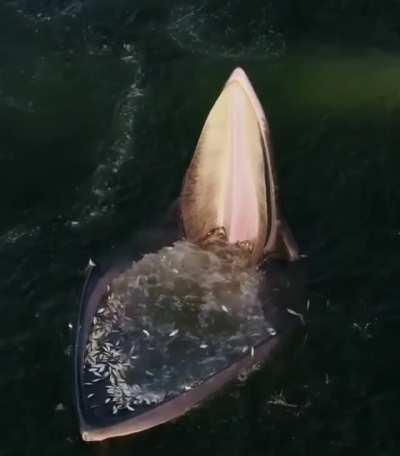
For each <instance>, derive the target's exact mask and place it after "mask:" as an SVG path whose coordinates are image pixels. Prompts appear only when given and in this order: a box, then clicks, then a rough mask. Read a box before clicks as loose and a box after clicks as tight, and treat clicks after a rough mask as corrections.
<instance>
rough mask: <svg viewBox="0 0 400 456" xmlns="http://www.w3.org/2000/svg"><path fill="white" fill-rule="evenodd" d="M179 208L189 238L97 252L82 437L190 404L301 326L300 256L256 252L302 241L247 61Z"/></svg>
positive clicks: (83, 359) (83, 368)
mask: <svg viewBox="0 0 400 456" xmlns="http://www.w3.org/2000/svg"><path fill="white" fill-rule="evenodd" d="M181 216H182V219H183V228H184V232H185V236H186V240H179V241H178V242H174V243H173V241H176V240H177V238H178V233H177V232H175V234H176V237H175V238H174V239H170V235H169V234H168V237H165V236H164V235H165V234H166V233H169V230H168V229H166V233H164V230H163V229H160V230H156V231H155V233H154V236H149V241H150V240H151V242H149V243H148V245H146V243H145V242H144V239H141V238H140V237H139V236H137V237H136V236H135V242H136V248H134V246H130V248H129V249H127V250H129V251H130V253H131V257H130V258H129V261H130V264H129V265H127V264H126V263H125V262H122V261H120V260H118V259H115V261H112V262H111V265H109V266H108V267H106V268H105V269H103V268H102V266H101V265H100V266H97V267H96V266H94V263H90V268H89V275H88V278H87V281H86V284H85V286H84V290H83V293H82V299H81V305H80V315H79V321H78V326H77V340H76V349H75V387H76V400H77V409H78V415H79V420H80V429H81V434H82V437H83V439H84V440H87V441H96V440H104V439H107V438H111V437H117V436H124V435H129V434H133V433H137V432H141V431H143V430H146V429H149V428H152V427H154V426H157V425H159V424H161V423H165V422H168V421H171V420H173V419H175V418H177V417H179V416H181V415H183V414H185V413H186V412H187V411H189V410H190V409H191V408H193V407H195V406H197V405H199V404H200V403H201V402H202V401H204V400H205V399H207V398H208V397H209V396H210V395H212V394H214V393H216V392H217V391H219V390H220V389H221V388H222V387H223V386H224V385H226V384H228V383H230V382H234V381H235V380H236V379H239V380H240V379H244V378H246V376H247V375H248V374H250V373H251V372H253V371H254V370H256V369H258V367H259V366H260V364H261V363H263V362H265V361H267V360H269V359H271V358H272V357H273V356H274V355H275V354H276V353H278V351H280V350H282V349H283V348H284V347H285V346H286V344H287V343H288V342H289V341H290V340H291V339H292V337H293V336H294V335H295V334H296V333H297V330H298V329H299V328H300V326H301V321H300V320H299V318H298V315H300V314H298V313H297V312H295V311H294V310H293V309H295V308H297V305H298V303H299V300H301V296H302V293H301V289H302V283H303V282H302V280H297V279H296V276H297V275H298V274H297V273H296V271H295V269H292V268H291V267H292V266H296V265H289V263H288V262H271V263H266V264H263V265H258V264H257V263H259V262H260V260H261V258H263V257H264V256H270V255H272V254H273V255H276V254H277V253H279V254H283V255H280V256H283V257H284V258H286V259H295V258H296V257H297V248H296V244H295V242H294V240H293V239H292V237H291V236H290V231H289V229H288V227H287V226H286V224H285V223H284V222H283V220H282V217H281V216H280V215H279V212H278V204H277V195H276V186H275V178H274V174H273V163H272V155H271V148H270V144H269V132H268V125H267V121H266V118H265V115H264V113H263V110H262V108H261V105H260V103H259V101H258V99H257V96H256V95H255V92H254V90H253V88H252V87H251V84H250V82H249V80H248V79H247V77H246V75H245V73H244V72H243V70H241V69H236V70H235V71H234V72H233V73H232V75H231V77H230V78H229V80H228V82H227V83H226V85H225V87H224V89H223V91H222V93H221V95H220V97H219V98H218V100H217V102H216V103H215V105H214V107H213V108H212V110H211V112H210V114H209V116H208V118H207V121H206V123H205V126H204V128H203V131H202V133H201V137H200V140H199V142H198V146H197V149H196V151H195V154H194V157H193V160H192V163H191V165H190V167H189V169H188V172H187V174H186V178H185V181H184V185H183V190H182V195H181ZM176 231H177V230H176ZM157 233H158V234H157ZM146 237H147V236H146ZM167 239H168V240H167ZM164 241H165V243H164ZM171 244H172V245H171ZM203 247H207V248H203ZM160 248H161V249H160ZM132 256H134V258H132ZM133 259H134V260H135V261H133V262H132V260H133ZM281 263H284V264H285V266H284V267H282V265H281ZM266 268H268V269H266ZM300 279H301V277H300ZM291 302H293V304H291ZM288 306H289V309H290V311H291V312H288V311H287V308H288Z"/></svg>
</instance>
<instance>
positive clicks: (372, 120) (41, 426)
mask: <svg viewBox="0 0 400 456" xmlns="http://www.w3.org/2000/svg"><path fill="white" fill-rule="evenodd" d="M166 3H167V2H162V1H161V0H152V1H137V2H133V1H127V0H118V1H112V2H111V1H106V0H91V1H85V2H80V1H76V2H72V1H67V0H65V1H62V0H59V1H55V0H54V1H51V0H48V1H44V0H43V1H33V0H25V1H23V0H20V1H19V0H16V1H6V0H1V3H0V58H1V66H0V207H1V217H0V272H1V278H2V280H1V282H0V309H1V319H0V361H1V375H0V410H1V418H0V422H1V431H2V432H1V438H0V455H1V456H9V455H10V456H11V455H67V454H68V455H71V454H74V455H86V454H105V455H108V454H112V455H120V454H139V452H140V454H144V455H159V454H174V455H180V454H193V455H203V454H209V455H214V454H215V455H224V454H232V455H251V456H259V455H275V454H280V455H320V454H325V455H343V454H352V455H354V454H364V455H385V456H386V455H398V454H399V452H400V442H399V440H400V437H399V433H398V426H399V425H398V423H399V413H398V410H399V407H400V394H399V393H400V391H399V388H400V387H399V380H400V375H399V373H400V369H399V361H400V355H399V349H398V347H399V345H398V344H399V337H398V334H399V330H400V320H399V319H400V309H399V305H400V303H399V298H400V290H399V277H400V267H399V260H398V253H399V250H400V214H399V202H400V188H399V179H398V172H399V171H398V170H399V167H400V154H399V150H400V54H399V50H400V4H399V3H398V2H395V1H380V2H378V1H374V0H370V1H367V0H354V1H351V2H350V1H345V0H342V1H340V2H339V1H338V2H333V1H318V2H317V1H314V0H313V1H309V2H307V4H306V5H304V4H303V3H305V2H299V1H296V0H285V1H280V2H278V1H276V2H271V3H268V2H265V1H258V0H254V1H253V2H247V3H244V2H238V1H233V0H231V1H225V2H223V1H217V0H214V1H213V0H205V1H204V2H195V1H194V0H191V1H187V2H179V1H175V2H172V1H171V2H168V6H166V5H165V4H166ZM237 65H241V66H243V67H244V68H245V69H246V71H247V73H248V74H249V76H250V78H251V80H252V81H253V83H254V86H255V88H256V90H257V93H258V94H259V97H260V99H261V101H262V103H263V104H264V106H265V109H266V111H267V114H268V115H269V118H270V123H271V128H272V134H273V142H274V145H275V155H276V161H277V166H278V173H279V179H280V187H281V193H282V200H283V202H284V206H285V211H286V214H287V217H288V219H289V221H290V224H291V225H292V228H293V231H294V233H295V236H296V238H297V240H298V242H299V244H300V246H301V249H302V251H303V252H304V253H305V254H307V255H308V257H309V258H308V269H309V273H308V277H309V280H308V299H309V301H310V308H309V311H308V313H307V315H306V320H307V325H308V338H307V340H306V342H305V344H304V346H302V347H299V348H298V350H296V353H295V354H294V355H293V357H292V360H291V362H289V363H287V364H285V365H282V366H278V367H277V368H274V369H272V368H268V367H266V368H265V369H264V370H263V371H262V372H260V373H258V374H257V375H256V376H255V377H254V378H252V379H250V381H249V382H248V383H246V384H245V385H243V386H242V387H240V388H239V389H238V390H235V391H234V392H232V393H227V394H225V395H224V396H221V397H220V398H219V399H217V400H214V401H213V402H210V403H209V404H208V405H207V406H206V407H203V408H202V409H200V410H197V411H195V412H194V413H192V414H190V415H188V416H187V417H185V418H183V419H181V420H179V421H178V422H177V423H175V424H170V425H166V426H164V427H161V428H159V429H156V430H153V431H149V432H147V433H145V434H144V435H143V436H139V437H137V438H135V439H134V440H132V441H128V440H126V439H124V440H121V441H116V442H114V443H110V444H106V445H101V446H99V445H84V444H83V443H81V441H80V438H79V434H78V423H77V418H76V415H75V410H74V405H73V394H72V359H71V347H72V343H73V337H74V330H73V329H72V330H71V329H70V328H69V324H70V323H71V322H72V323H73V324H74V322H75V319H76V316H77V311H78V304H77V297H78V295H79V291H80V287H81V284H82V280H83V270H84V267H85V265H86V263H87V261H88V258H89V257H94V258H97V257H99V256H101V255H102V254H107V252H109V251H110V250H111V248H112V247H113V246H118V245H119V244H120V243H121V242H123V241H125V240H126V239H127V238H129V237H132V235H133V233H134V231H135V229H138V228H141V227H145V226H149V225H151V223H152V221H153V220H154V219H155V218H157V216H159V215H160V214H162V213H163V212H164V211H165V210H167V209H168V207H169V206H170V204H171V202H172V201H173V200H174V198H175V197H176V196H177V195H178V193H179V189H180V183H181V179H182V177H183V173H184V171H185V169H186V167H187V165H188V163H189V160H190V158H191V155H192V152H193V150H194V147H195V143H196V141H197V138H198V135H199V133H200V129H201V126H202V124H203V122H204V119H205V115H206V114H207V112H208V110H209V108H210V106H211V103H212V102H213V101H214V99H215V97H216V95H217V93H218V91H219V89H220V88H221V86H222V85H223V83H224V81H225V80H226V78H227V77H228V75H229V73H230V71H231V70H232V69H233V68H234V67H235V66H237ZM275 370H276V371H277V372H275ZM277 399H282V400H283V399H285V400H286V402H287V403H288V404H291V405H292V406H288V405H282V403H281V402H282V401H279V400H277ZM60 404H62V406H60ZM60 409H61V410H60Z"/></svg>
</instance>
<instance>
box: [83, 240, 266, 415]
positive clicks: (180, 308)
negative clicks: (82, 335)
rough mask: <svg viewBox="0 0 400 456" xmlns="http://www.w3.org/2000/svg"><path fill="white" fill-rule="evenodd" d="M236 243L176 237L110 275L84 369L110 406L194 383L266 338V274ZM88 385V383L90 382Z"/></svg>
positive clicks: (154, 398) (159, 397)
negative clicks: (204, 245) (208, 244)
mask: <svg viewBox="0 0 400 456" xmlns="http://www.w3.org/2000/svg"><path fill="white" fill-rule="evenodd" d="M246 264H247V258H246V254H245V253H244V252H243V251H242V250H240V248H239V247H231V248H229V249H228V248H227V247H221V246H220V247H216V248H214V249H213V250H203V249H201V248H199V247H198V246H195V245H193V244H191V243H189V242H186V241H178V242H176V243H175V244H174V245H173V246H170V247H165V248H163V249H162V250H160V251H159V252H158V253H154V254H148V255H145V256H144V257H143V258H142V259H141V260H140V261H138V262H134V263H133V264H132V266H131V267H130V268H129V269H127V270H126V271H125V272H123V273H122V274H121V275H119V276H118V277H117V278H115V279H114V280H113V281H112V282H111V283H110V285H109V287H108V292H107V294H106V296H105V297H104V301H103V302H102V303H101V304H100V305H99V307H98V309H97V312H96V315H95V316H94V319H93V327H92V330H91V333H90V336H89V342H88V346H87V353H86V367H87V370H88V371H89V372H91V375H92V377H93V379H92V382H93V381H100V379H101V378H106V379H107V380H106V385H105V388H106V391H107V399H106V401H107V400H109V402H110V407H111V406H112V407H113V412H114V413H116V412H117V411H118V410H120V409H124V408H127V409H129V410H131V409H133V408H134V407H135V406H137V405H143V404H150V403H157V402H161V401H163V400H164V399H165V398H167V397H171V396H176V395H177V394H180V393H181V392H183V391H186V390H189V389H191V388H193V387H194V386H195V385H196V384H199V383H201V382H202V381H204V380H205V379H206V378H207V377H209V376H211V375H213V374H215V373H216V372H218V371H219V370H221V369H223V368H224V367H227V366H228V365H229V364H230V363H231V362H232V361H233V360H235V359H237V358H238V357H240V356H242V355H244V354H245V353H254V348H253V347H254V345H256V344H258V343H259V342H261V341H262V340H264V339H265V338H267V337H269V336H271V334H272V333H271V329H272V328H271V327H270V325H269V324H268V322H267V321H266V320H265V316H264V313H263V309H262V305H261V303H260V301H259V298H258V290H259V287H260V286H261V285H262V281H263V274H262V273H261V272H260V271H258V270H257V269H256V268H255V267H251V268H249V267H247V266H246ZM89 383H91V382H89Z"/></svg>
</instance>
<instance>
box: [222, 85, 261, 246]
mask: <svg viewBox="0 0 400 456" xmlns="http://www.w3.org/2000/svg"><path fill="white" fill-rule="evenodd" d="M245 97H246V95H245V93H244V91H243V90H242V89H239V90H234V91H233V100H232V107H231V110H230V116H231V119H230V121H231V129H230V132H231V147H232V158H231V164H230V166H231V173H230V182H229V187H230V191H228V193H227V196H226V198H227V206H226V213H225V214H226V221H227V222H228V227H229V228H228V241H229V242H231V243H235V242H240V241H247V240H252V239H255V238H256V237H257V234H258V204H257V195H256V190H255V186H254V176H252V173H251V165H250V163H249V151H248V147H249V141H248V140H247V138H246V131H245V128H244V122H245V116H244V110H245V108H246V107H245V104H246V102H247V100H246V99H245Z"/></svg>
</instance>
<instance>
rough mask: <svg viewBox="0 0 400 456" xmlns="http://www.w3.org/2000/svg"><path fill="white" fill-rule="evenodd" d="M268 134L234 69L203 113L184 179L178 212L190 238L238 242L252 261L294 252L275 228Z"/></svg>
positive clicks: (254, 100)
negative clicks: (279, 252) (196, 142)
mask: <svg viewBox="0 0 400 456" xmlns="http://www.w3.org/2000/svg"><path fill="white" fill-rule="evenodd" d="M269 136H270V135H269V128H268V123H267V119H266V116H265V114H264V111H263V109H262V106H261V104H260V102H259V100H258V98H257V95H256V93H255V91H254V89H253V87H252V85H251V83H250V81H249V79H248V78H247V76H246V74H245V72H244V71H243V70H242V69H240V68H237V69H236V70H235V71H233V73H232V74H231V76H230V78H229V79H228V81H227V82H226V84H225V86H224V88H223V90H222V92H221V94H220V96H219V98H218V99H217V101H216V102H215V104H214V106H213V108H212V109H211V111H210V113H209V115H208V117H207V120H206V122H205V125H204V127H203V130H202V132H201V135H200V139H199V141H198V144H197V148H196V151H195V154H194V156H193V159H192V162H191V164H190V167H189V169H188V171H187V174H186V177H185V180H184V185H183V189H182V194H181V214H182V220H183V227H184V231H185V235H186V237H187V238H188V239H189V240H191V241H193V242H197V243H201V244H207V243H209V242H213V241H215V240H222V241H225V242H227V243H229V244H238V245H240V246H242V247H244V248H245V249H246V250H248V251H249V252H250V254H251V257H252V260H253V262H258V261H259V260H260V259H261V258H262V256H263V255H264V253H266V252H277V251H278V250H281V251H283V252H284V253H285V256H286V257H288V258H289V259H293V258H295V257H297V248H296V245H295V243H294V241H293V239H292V238H291V236H289V233H287V234H288V235H287V236H285V235H284V233H283V232H281V230H280V228H281V226H280V225H281V218H280V216H279V214H278V207H277V206H278V204H277V195H276V183H275V177H274V174H273V163H272V151H271V145H270V139H269ZM284 231H285V232H287V228H285V229H284ZM280 234H283V237H282V239H283V241H284V242H283V243H282V242H281V243H279V240H280V239H279V238H280V236H279V235H280ZM289 237H290V240H289ZM278 244H280V245H279V246H278ZM282 247H284V248H283V249H282Z"/></svg>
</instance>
